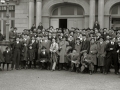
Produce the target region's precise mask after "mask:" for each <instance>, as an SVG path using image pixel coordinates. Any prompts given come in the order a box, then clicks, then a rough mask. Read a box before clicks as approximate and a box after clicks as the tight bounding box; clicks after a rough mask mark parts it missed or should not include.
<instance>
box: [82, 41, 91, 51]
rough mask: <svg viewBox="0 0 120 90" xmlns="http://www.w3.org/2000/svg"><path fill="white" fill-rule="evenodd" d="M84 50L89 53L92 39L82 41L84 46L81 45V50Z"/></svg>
mask: <svg viewBox="0 0 120 90" xmlns="http://www.w3.org/2000/svg"><path fill="white" fill-rule="evenodd" d="M83 50H87V53H89V50H90V41H88V40H85V41H83V42H82V46H81V50H80V51H83Z"/></svg>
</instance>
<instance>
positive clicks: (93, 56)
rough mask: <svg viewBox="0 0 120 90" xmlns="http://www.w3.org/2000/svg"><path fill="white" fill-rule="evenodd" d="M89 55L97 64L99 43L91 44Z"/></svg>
mask: <svg viewBox="0 0 120 90" xmlns="http://www.w3.org/2000/svg"><path fill="white" fill-rule="evenodd" d="M91 51H92V53H91ZM89 55H90V56H91V58H92V61H93V63H94V65H97V44H96V43H94V44H91V45H90V52H89Z"/></svg>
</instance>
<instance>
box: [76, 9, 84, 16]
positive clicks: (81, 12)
mask: <svg viewBox="0 0 120 90" xmlns="http://www.w3.org/2000/svg"><path fill="white" fill-rule="evenodd" d="M83 11H84V10H83V8H82V7H77V15H83Z"/></svg>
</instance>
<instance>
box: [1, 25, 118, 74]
mask: <svg viewBox="0 0 120 90" xmlns="http://www.w3.org/2000/svg"><path fill="white" fill-rule="evenodd" d="M16 31H17V28H11V31H10V41H11V45H10V47H7V48H6V52H11V53H12V54H9V55H10V58H11V59H10V60H11V62H9V63H11V64H12V66H11V68H12V69H14V65H15V69H17V70H19V69H21V68H36V67H37V66H39V68H41V69H49V70H52V71H55V70H56V69H58V70H70V71H73V72H83V73H84V72H89V73H90V74H92V73H96V72H97V71H98V68H100V72H101V73H104V74H108V73H109V72H110V69H111V68H114V69H115V74H117V75H118V74H119V61H120V32H119V30H118V31H115V30H112V29H110V30H108V29H107V28H104V29H100V28H99V26H98V25H96V24H95V25H94V28H93V29H89V28H88V29H82V30H81V29H78V28H72V29H71V30H69V29H61V28H57V29H54V28H53V26H51V27H50V28H48V29H44V28H43V26H42V24H41V23H40V25H39V26H38V27H37V28H36V27H35V25H33V26H32V28H31V29H30V30H27V29H25V30H23V32H22V33H21V34H20V33H17V32H16ZM8 48H9V49H10V50H8ZM5 56H6V55H3V57H5ZM5 62H6V60H4V62H3V61H2V62H1V63H4V64H5Z"/></svg>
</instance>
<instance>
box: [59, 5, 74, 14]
mask: <svg viewBox="0 0 120 90" xmlns="http://www.w3.org/2000/svg"><path fill="white" fill-rule="evenodd" d="M61 15H74V7H67V6H66V7H61Z"/></svg>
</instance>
